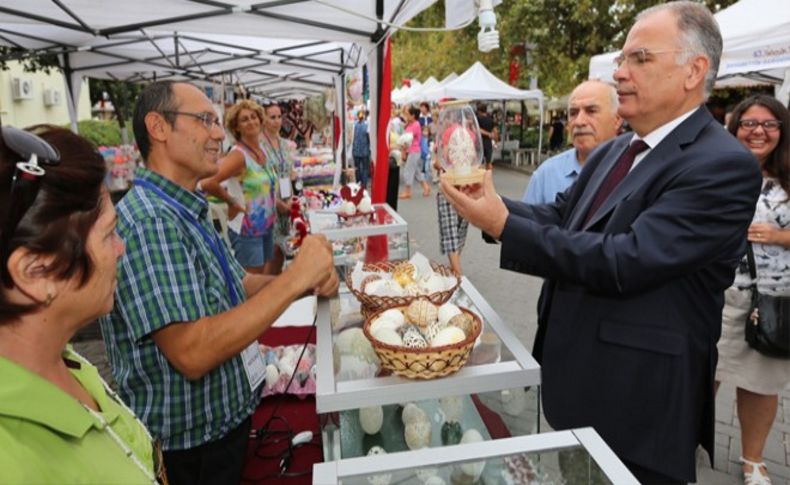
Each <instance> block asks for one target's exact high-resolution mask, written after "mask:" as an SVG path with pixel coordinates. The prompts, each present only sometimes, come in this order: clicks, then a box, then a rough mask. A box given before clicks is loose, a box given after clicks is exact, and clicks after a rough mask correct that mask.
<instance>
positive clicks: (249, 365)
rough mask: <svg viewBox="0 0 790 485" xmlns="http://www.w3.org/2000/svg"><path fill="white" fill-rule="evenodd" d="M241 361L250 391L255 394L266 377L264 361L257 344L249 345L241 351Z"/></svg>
mask: <svg viewBox="0 0 790 485" xmlns="http://www.w3.org/2000/svg"><path fill="white" fill-rule="evenodd" d="M241 361H242V363H243V364H244V372H245V373H246V374H247V382H249V383H250V389H251V390H252V392H255V390H256V389H257V388H258V386H260V385H261V383H262V382H263V379H264V378H265V377H266V361H264V360H263V354H261V348H260V347H259V346H258V342H253V343H251V344H250V345H249V346H248V347H247V348H246V349H244V350H242V351H241Z"/></svg>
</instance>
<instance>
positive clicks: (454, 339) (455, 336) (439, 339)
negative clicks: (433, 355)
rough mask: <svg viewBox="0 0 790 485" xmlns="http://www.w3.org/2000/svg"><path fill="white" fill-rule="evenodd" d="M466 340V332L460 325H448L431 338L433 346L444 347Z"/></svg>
mask: <svg viewBox="0 0 790 485" xmlns="http://www.w3.org/2000/svg"><path fill="white" fill-rule="evenodd" d="M464 340H466V334H465V333H464V331H463V330H461V329H460V328H458V327H453V326H447V327H445V328H443V329H441V330H440V331H439V333H438V334H436V337H434V338H433V340H431V347H444V346H445V345H452V344H455V343H458V342H463V341H464Z"/></svg>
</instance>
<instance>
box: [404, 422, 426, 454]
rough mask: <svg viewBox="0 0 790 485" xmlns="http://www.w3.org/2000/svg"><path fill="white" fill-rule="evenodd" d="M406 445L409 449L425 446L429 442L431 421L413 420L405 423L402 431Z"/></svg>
mask: <svg viewBox="0 0 790 485" xmlns="http://www.w3.org/2000/svg"><path fill="white" fill-rule="evenodd" d="M403 437H404V438H405V440H406V446H408V447H409V449H410V450H418V449H420V448H426V447H428V445H430V444H431V423H430V421H414V422H412V423H409V424H407V425H406V428H405V430H404V432H403Z"/></svg>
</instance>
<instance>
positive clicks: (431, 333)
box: [423, 320, 447, 342]
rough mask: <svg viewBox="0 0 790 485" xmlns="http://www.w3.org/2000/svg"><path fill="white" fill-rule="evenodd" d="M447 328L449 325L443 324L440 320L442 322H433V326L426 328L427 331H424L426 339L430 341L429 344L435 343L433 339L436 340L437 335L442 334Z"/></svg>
mask: <svg viewBox="0 0 790 485" xmlns="http://www.w3.org/2000/svg"><path fill="white" fill-rule="evenodd" d="M446 326H447V325H446V324H443V323H442V322H441V320H440V321H436V322H433V323H432V324H430V325H428V328H426V329H425V330H423V334H424V335H425V338H426V339H428V341H429V342H433V339H435V338H436V335H438V334H439V332H440V331H441V330H442V329H443V328H445V327H446Z"/></svg>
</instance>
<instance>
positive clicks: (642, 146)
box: [584, 140, 650, 226]
mask: <svg viewBox="0 0 790 485" xmlns="http://www.w3.org/2000/svg"><path fill="white" fill-rule="evenodd" d="M648 148H650V146H649V145H648V144H647V143H645V142H644V140H636V141H635V142H633V143H631V146H629V147H628V150H626V151H625V153H623V155H622V156H621V157H620V159H619V160H617V163H615V164H614V168H612V170H611V172H609V175H607V176H606V179H605V180H604V181H603V183H602V184H601V188H600V189H598V193H597V194H595V199H593V202H592V205H590V210H589V211H588V212H587V217H585V218H584V225H585V226H586V225H587V223H588V222H589V221H590V219H591V218H592V216H593V215H595V211H597V210H598V208H599V207H601V205H603V203H604V202H605V201H606V199H607V198H609V195H611V193H612V192H614V189H615V188H616V187H617V186H618V185H620V182H622V181H623V179H624V178H625V176H626V175H628V172H629V171H630V170H631V166H632V165H633V164H634V159H635V158H636V156H637V155H639V154H640V153H642V152H643V151H645V150H647V149H648Z"/></svg>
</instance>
